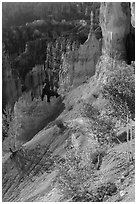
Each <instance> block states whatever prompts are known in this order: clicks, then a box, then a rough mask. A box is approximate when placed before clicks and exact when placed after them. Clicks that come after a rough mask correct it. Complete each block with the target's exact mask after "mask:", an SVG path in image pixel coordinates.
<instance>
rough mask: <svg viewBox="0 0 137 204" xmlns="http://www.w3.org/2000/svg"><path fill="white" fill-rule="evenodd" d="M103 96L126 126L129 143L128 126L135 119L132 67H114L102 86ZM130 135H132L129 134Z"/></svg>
mask: <svg viewBox="0 0 137 204" xmlns="http://www.w3.org/2000/svg"><path fill="white" fill-rule="evenodd" d="M102 93H103V96H104V97H105V98H106V99H109V101H110V105H111V106H112V108H113V110H114V112H113V116H115V117H117V118H118V119H119V120H121V121H122V122H123V123H124V124H127V142H128V141H129V128H128V124H129V121H130V119H132V120H134V117H135V74H134V67H133V65H126V64H124V63H123V64H118V67H114V71H111V73H110V74H109V76H108V78H107V83H106V84H104V86H103V91H102ZM131 135H132V133H131Z"/></svg>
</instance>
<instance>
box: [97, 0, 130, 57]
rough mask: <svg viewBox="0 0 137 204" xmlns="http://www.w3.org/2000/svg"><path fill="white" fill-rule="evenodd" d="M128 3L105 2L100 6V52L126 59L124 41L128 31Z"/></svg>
mask: <svg viewBox="0 0 137 204" xmlns="http://www.w3.org/2000/svg"><path fill="white" fill-rule="evenodd" d="M130 22H131V19H130V6H129V3H125V2H123V3H121V2H110V3H109V2H105V3H101V7H100V26H101V29H102V35H103V47H102V53H103V54H107V55H109V56H111V57H112V58H117V59H126V49H125V42H126V37H127V35H128V34H129V32H130Z"/></svg>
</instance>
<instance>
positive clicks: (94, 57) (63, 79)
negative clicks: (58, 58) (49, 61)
mask: <svg viewBox="0 0 137 204" xmlns="http://www.w3.org/2000/svg"><path fill="white" fill-rule="evenodd" d="M90 20H91V23H90V31H89V35H88V38H87V40H86V41H85V43H84V44H83V45H80V47H79V49H78V50H75V51H71V52H68V53H66V55H64V56H63V59H62V61H63V64H62V68H61V71H60V76H59V77H60V93H64V92H67V91H69V90H70V89H71V88H75V87H77V86H79V85H81V84H82V83H85V82H86V80H87V79H88V78H90V77H92V76H93V75H94V74H95V71H96V64H97V62H98V59H99V57H100V56H101V50H102V39H101V38H98V39H97V37H96V33H95V31H94V30H93V26H94V22H93V12H91V19H90Z"/></svg>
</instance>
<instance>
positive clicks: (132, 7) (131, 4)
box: [130, 2, 135, 28]
mask: <svg viewBox="0 0 137 204" xmlns="http://www.w3.org/2000/svg"><path fill="white" fill-rule="evenodd" d="M130 7H131V24H132V26H133V27H134V28H135V2H131V3H130Z"/></svg>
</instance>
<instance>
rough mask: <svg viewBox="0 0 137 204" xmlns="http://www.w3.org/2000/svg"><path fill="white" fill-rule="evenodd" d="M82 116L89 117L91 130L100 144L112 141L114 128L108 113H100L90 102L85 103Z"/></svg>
mask: <svg viewBox="0 0 137 204" xmlns="http://www.w3.org/2000/svg"><path fill="white" fill-rule="evenodd" d="M84 116H86V117H88V118H89V119H90V123H91V125H92V132H93V134H94V136H95V137H96V139H97V140H98V142H99V143H100V144H104V143H109V142H111V141H112V138H113V137H115V129H114V123H113V120H112V118H111V117H110V116H109V115H107V114H106V115H101V113H100V112H99V110H98V109H97V108H95V107H93V106H92V105H91V104H85V105H84Z"/></svg>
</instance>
